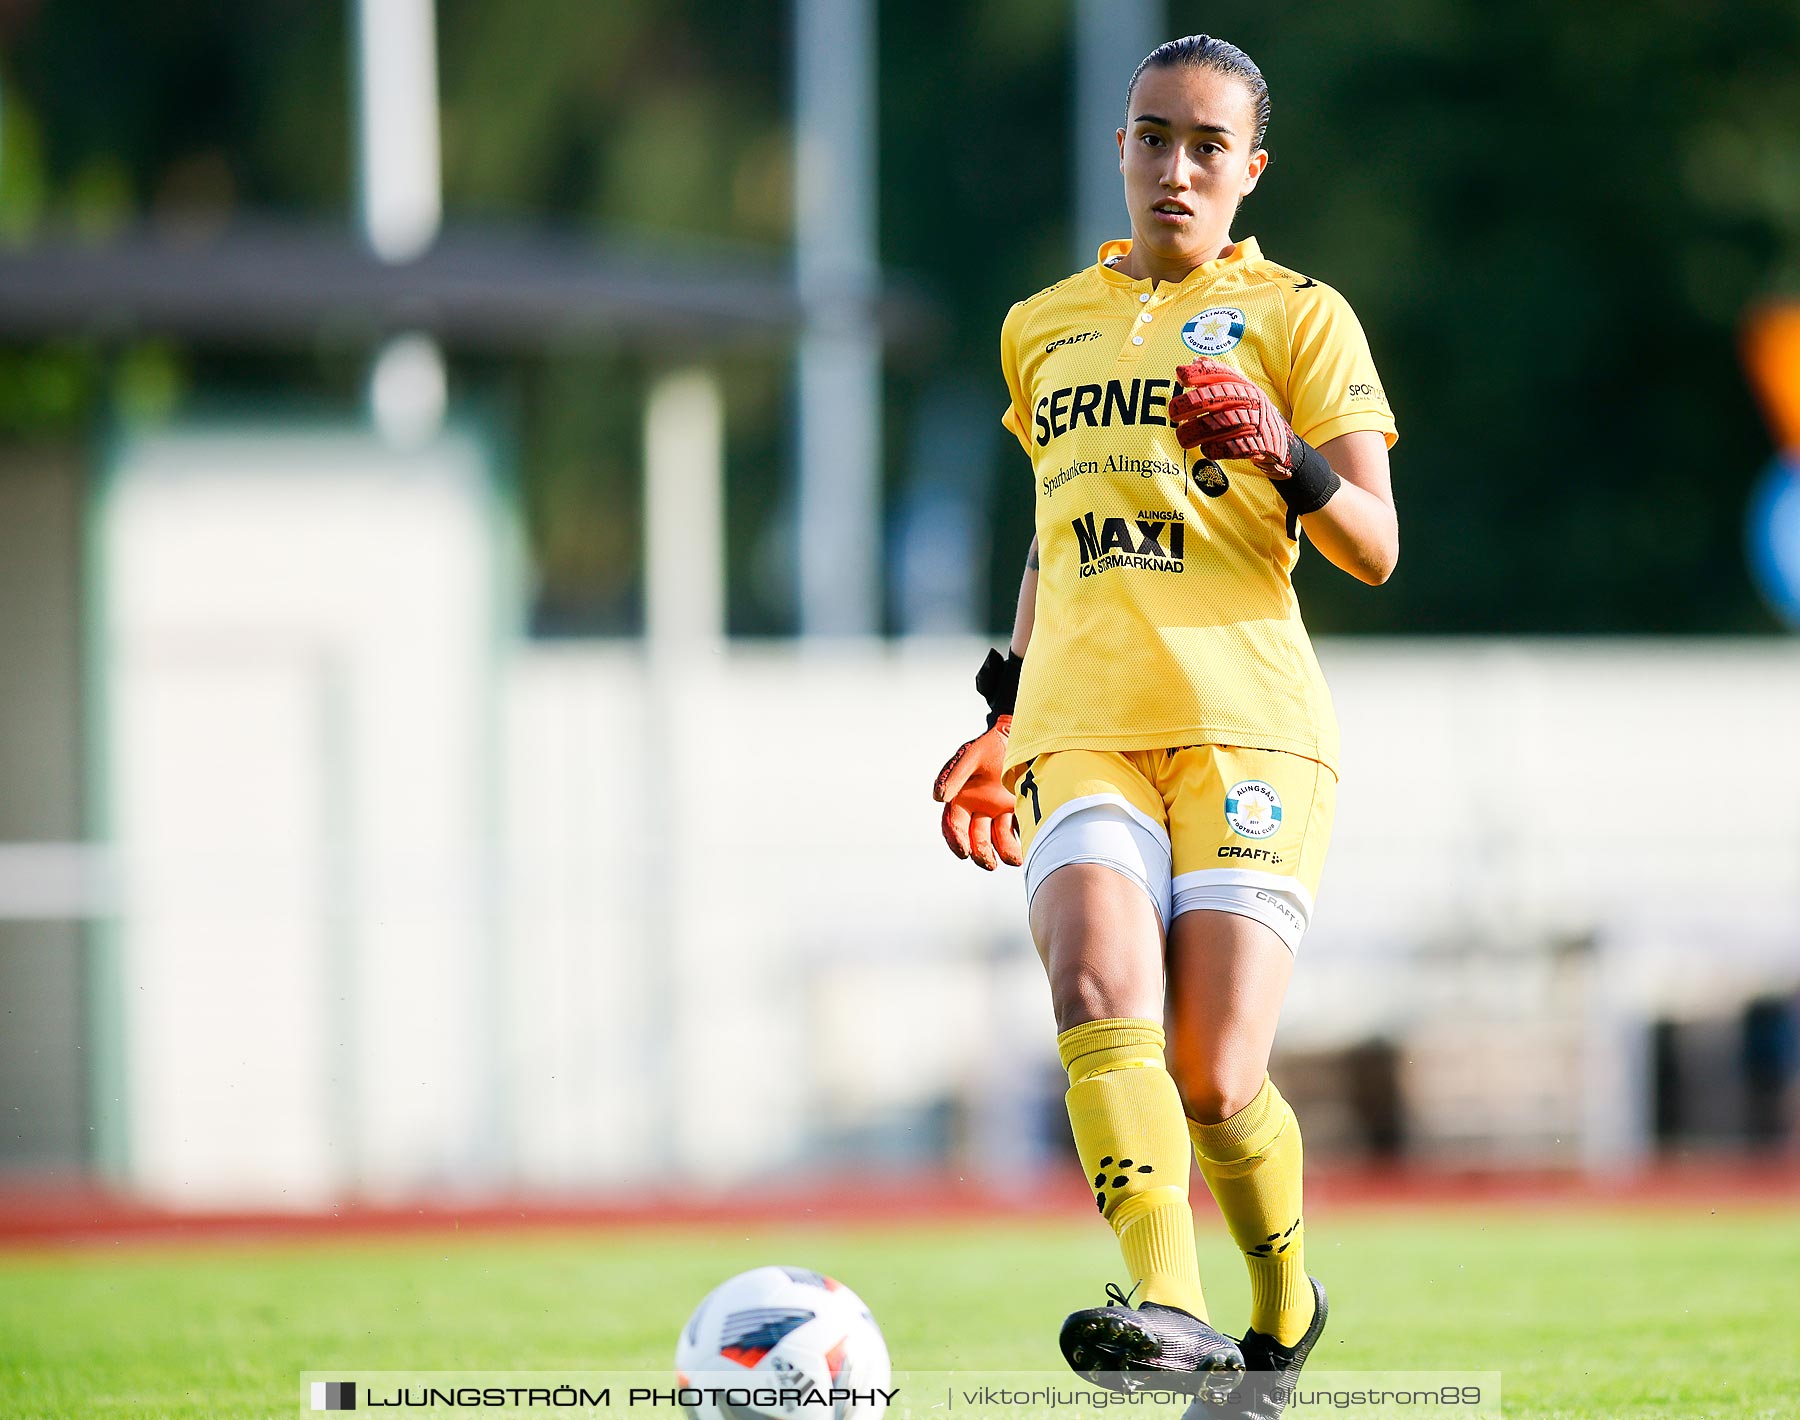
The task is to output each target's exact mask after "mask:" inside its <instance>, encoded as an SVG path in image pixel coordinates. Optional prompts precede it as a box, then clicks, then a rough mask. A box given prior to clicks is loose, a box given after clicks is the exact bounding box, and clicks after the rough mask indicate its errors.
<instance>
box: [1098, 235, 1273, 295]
mask: <svg viewBox="0 0 1800 1420" xmlns="http://www.w3.org/2000/svg"><path fill="white" fill-rule="evenodd" d="M1130 250H1131V241H1130V239H1129V238H1124V239H1121V240H1118V241H1111V242H1103V243H1101V245H1100V252H1099V255H1098V256H1096V257H1095V258H1094V260H1095V262H1096V266H1095V268H1094V269H1095V270H1096V271H1098V272H1099V273H1100V279H1101V280H1102V281H1105V282H1107V283H1108V284H1110V285H1113V286H1120V287H1124V288H1125V289H1127V290H1134V289H1135V290H1144V291H1148V290H1150V288H1151V286H1152V284H1153V283H1152V282H1151V280H1150V278H1149V277H1148V276H1143V277H1139V278H1138V279H1137V280H1135V281H1134V280H1132V278H1131V277H1129V276H1127V275H1126V274H1125V273H1124V272H1122V271H1119V270H1117V269H1116V268H1114V267H1111V266H1108V265H1107V264H1106V263H1107V262H1109V261H1111V260H1112V259H1113V258H1114V257H1120V256H1124V255H1125V253H1126V252H1128V251H1130ZM1261 259H1262V248H1261V247H1259V246H1257V244H1256V238H1255V237H1244V238H1242V239H1241V240H1239V241H1238V243H1237V244H1236V245H1235V246H1234V247H1232V249H1231V255H1230V256H1216V257H1214V258H1213V259H1212V260H1211V261H1203V262H1201V263H1200V265H1198V266H1196V267H1195V268H1194V269H1193V270H1192V271H1190V272H1188V274H1187V275H1186V276H1184V277H1183V278H1182V279H1181V282H1180V284H1179V285H1177V286H1176V287H1175V288H1174V289H1175V290H1177V291H1181V290H1185V289H1186V288H1187V287H1189V286H1196V287H1198V286H1204V285H1206V283H1207V282H1209V281H1211V280H1212V279H1213V277H1215V276H1217V275H1218V274H1219V273H1220V272H1221V271H1223V270H1225V269H1226V268H1227V267H1231V266H1242V265H1244V264H1245V263H1246V262H1251V261H1260V260H1261ZM1165 284H1166V283H1165Z"/></svg>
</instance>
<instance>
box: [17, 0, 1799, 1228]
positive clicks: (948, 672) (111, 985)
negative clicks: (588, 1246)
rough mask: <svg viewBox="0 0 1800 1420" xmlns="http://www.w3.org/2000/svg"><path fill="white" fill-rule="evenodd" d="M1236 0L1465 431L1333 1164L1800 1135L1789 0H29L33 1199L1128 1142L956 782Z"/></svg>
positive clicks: (1312, 1146)
mask: <svg viewBox="0 0 1800 1420" xmlns="http://www.w3.org/2000/svg"><path fill="white" fill-rule="evenodd" d="M1196 30H1208V31H1211V32H1213V33H1217V34H1222V35H1224V36H1225V37H1227V38H1229V39H1231V40H1233V41H1234V42H1236V43H1238V44H1240V45H1242V46H1243V47H1244V48H1246V49H1247V50H1248V51H1249V53H1250V54H1251V55H1252V56H1253V57H1254V58H1255V59H1256V60H1257V61H1258V62H1259V64H1260V65H1261V66H1262V68H1263V69H1264V72H1265V73H1266V75H1267V76H1268V79H1269V82H1270V85H1271V88H1272V91H1273V98H1274V118H1273V123H1272V125H1271V128H1270V132H1269V147H1270V148H1271V150H1272V151H1273V153H1274V155H1275V162H1274V166H1273V167H1272V168H1271V170H1270V172H1269V174H1268V176H1267V178H1266V179H1265V180H1264V182H1263V183H1262V185H1261V187H1260V188H1259V189H1258V191H1257V193H1256V195H1255V196H1254V198H1253V199H1252V200H1251V202H1250V203H1249V204H1248V205H1247V207H1246V208H1245V210H1244V213H1243V215H1242V218H1241V221H1240V225H1239V228H1238V230H1237V235H1239V236H1243V235H1248V234H1251V233H1254V234H1255V235H1256V236H1257V237H1258V238H1259V240H1260V241H1261V242H1262V244H1263V246H1264V249H1265V250H1267V251H1268V252H1269V253H1271V255H1272V256H1274V257H1275V259H1277V260H1279V261H1282V262H1284V263H1287V264H1290V265H1292V266H1294V267H1296V268H1298V269H1299V270H1301V271H1304V272H1307V273H1310V274H1313V275H1316V276H1318V277H1319V278H1321V279H1324V280H1327V281H1329V282H1331V283H1332V284H1334V285H1336V286H1337V287H1339V288H1340V289H1341V290H1342V291H1344V293H1345V294H1346V295H1347V296H1348V297H1349V299H1350V300H1351V302H1352V303H1353V305H1354V306H1355V308H1356V310H1357V311H1358V313H1359V315H1360V316H1361V318H1362V321H1363V324H1364V326H1365V327H1366V329H1367V331H1368V334H1369V338H1370V341H1371V344H1372V346H1373V348H1374V351H1375V354H1376V358H1377V360H1378V362H1379V364H1380V366H1381V369H1382V371H1383V375H1384V378H1385V381H1386V385H1387V390H1388V393H1389V395H1390V398H1391V400H1392V403H1393V406H1394V408H1395V410H1396V413H1397V416H1398V418H1399V421H1400V427H1401V442H1400V444H1399V446H1398V448H1397V449H1396V451H1395V455H1394V481H1395V487H1396V490H1397V497H1398V503H1399V507H1400V511H1401V519H1402V526H1403V529H1404V546H1405V555H1404V558H1403V559H1402V563H1401V566H1400V569H1399V572H1398V573H1397V575H1396V576H1395V578H1394V579H1393V581H1392V582H1391V583H1389V584H1388V585H1387V586H1385V587H1382V588H1379V589H1370V588H1367V587H1364V586H1362V585H1360V584H1359V583H1356V582H1354V581H1353V580H1351V579H1350V578H1348V577H1345V576H1342V575H1340V574H1337V573H1336V572H1335V571H1334V570H1333V569H1331V568H1329V567H1328V566H1325V565H1323V564H1322V562H1321V559H1319V558H1317V557H1316V556H1312V555H1311V554H1310V553H1309V554H1308V555H1306V556H1304V557H1303V558H1302V564H1301V571H1300V574H1299V581H1300V591H1301V597H1302V603H1303V605H1304V607H1305V609H1306V613H1307V618H1308V621H1309V624H1310V626H1311V627H1312V629H1313V631H1314V633H1315V635H1316V637H1317V638H1318V641H1319V647H1320V654H1321V659H1322V660H1323V662H1324V664H1325V667H1326V671H1327V675H1328V677H1329V678H1330V680H1331V683H1332V686H1333V689H1334V693H1335V695H1336V697H1337V702H1338V707H1339V712H1340V716H1341V718H1342V721H1343V737H1344V744H1345V747H1346V748H1345V778H1344V783H1343V788H1342V798H1341V807H1340V817H1339V823H1338V827H1337V833H1336V840H1335V843H1334V848H1333V854H1332V862H1331V865H1330V868H1329V870H1328V872H1327V875H1326V879H1325V883H1324V888H1323V892H1322V896H1321V900H1320V906H1319V911H1318V914H1317V916H1316V918H1315V922H1314V925H1313V927H1312V930H1311V932H1310V933H1309V935H1308V938H1307V941H1306V943H1305V946H1304V948H1303V951H1302V955H1301V965H1300V970H1299V972H1298V974H1297V976H1296V983H1295V986H1294V990H1293V994H1292V997H1291V1001H1290V1006H1289V1009H1288V1012H1287V1015H1286V1017H1285V1018H1284V1027H1283V1033H1282V1037H1281V1040H1280V1043H1279V1047H1278V1055H1279V1058H1278V1061H1277V1063H1276V1066H1275V1073H1276V1077H1277V1079H1278V1080H1279V1081H1280V1082H1281V1085H1282V1088H1283V1090H1284V1092H1285V1093H1286V1094H1287V1095H1288V1097H1289V1098H1290V1099H1292V1100H1293V1101H1294V1102H1295V1104H1296V1107H1297V1108H1298V1109H1299V1111H1300V1112H1301V1115H1302V1117H1303V1118H1304V1119H1305V1121H1306V1129H1307V1143H1308V1149H1309V1153H1310V1154H1311V1156H1312V1160H1313V1162H1314V1163H1315V1164H1316V1165H1317V1166H1318V1167H1319V1168H1321V1169H1326V1170H1330V1169H1332V1168H1343V1169H1361V1170H1364V1171H1366V1172H1367V1173H1369V1174H1370V1175H1371V1176H1375V1177H1382V1176H1391V1177H1395V1178H1400V1177H1404V1176H1410V1175H1417V1174H1420V1173H1431V1172H1433V1171H1435V1172H1437V1173H1439V1174H1443V1173H1447V1172H1450V1171H1463V1172H1466V1171H1470V1170H1482V1171H1502V1172H1505V1171H1537V1172H1542V1171H1544V1170H1553V1171H1557V1172H1561V1173H1567V1174H1571V1175H1575V1174H1580V1175H1585V1176H1588V1177H1590V1178H1593V1179H1596V1180H1600V1181H1602V1183H1603V1184H1604V1182H1605V1181H1607V1180H1627V1179H1630V1178H1632V1177H1634V1176H1639V1175H1642V1174H1644V1173H1645V1172H1653V1171H1655V1170H1657V1169H1659V1168H1666V1167H1668V1166H1670V1165H1671V1164H1680V1163H1682V1162H1684V1161H1692V1160H1695V1159H1706V1160H1716V1161H1723V1162H1724V1163H1725V1164H1726V1165H1727V1166H1736V1165H1737V1164H1738V1163H1739V1162H1742V1161H1746V1160H1750V1159H1761V1160H1763V1161H1765V1162H1766V1161H1769V1160H1776V1161H1779V1160H1786V1161H1787V1162H1786V1164H1785V1165H1782V1166H1783V1167H1786V1168H1789V1169H1792V1170H1795V1174H1794V1176H1795V1178H1796V1179H1800V1159H1797V1157H1796V1156H1797V1151H1800V1083H1797V1082H1800V995H1797V992H1800V734H1797V733H1796V731H1797V730H1800V653H1797V648H1796V642H1795V640H1794V637H1793V634H1792V632H1793V628H1794V627H1795V626H1796V625H1800V477H1797V475H1796V474H1795V473H1794V472H1793V471H1792V468H1793V466H1794V465H1793V464H1792V463H1791V462H1790V460H1791V459H1793V458H1800V455H1791V454H1790V452H1789V451H1791V450H1795V449H1800V356H1797V354H1796V352H1797V351H1800V334H1797V333H1796V323H1795V322H1794V320H1793V318H1792V316H1791V315H1789V314H1788V313H1787V307H1785V306H1784V305H1783V304H1782V298H1783V297H1784V295H1791V294H1796V293H1800V10H1797V9H1796V8H1795V7H1794V5H1793V4H1791V3H1788V2H1787V0H1781V3H1776V0H1736V3H1731V4H1719V5H1694V4H1683V5H1672V4H1654V5H1649V6H1645V5H1643V4H1641V3H1631V4H1627V3H1624V0H1597V2H1596V3H1591V4H1588V5H1584V6H1581V7H1576V8H1571V7H1568V6H1565V5H1560V4H1550V3H1521V4H1515V5H1509V6H1506V7H1502V8H1483V7H1472V6H1467V5H1459V4H1453V3H1449V0H1404V3H1396V4H1392V5H1387V6H1382V7H1377V8H1376V9H1374V10H1369V9H1366V8H1365V9H1362V10H1357V11H1349V10H1344V9H1343V8H1341V7H1326V6H1318V5H1301V4H1286V3H1259V4H1255V5H1251V4H1238V3H1228V4H1218V5H1208V6H1200V5H1196V4H1189V3H1184V2H1183V0H1166V3H1165V0H1106V2H1104V3H1103V0H984V2H983V3H950V0H913V2H912V3H909V4H906V5H898V4H882V5H879V6H878V5H877V4H875V3H874V0H784V3H776V0H770V3H766V4H757V5H743V4H727V3H723V0H656V2H655V3H651V0H605V3H599V4H596V3H591V0H532V3H531V4H530V5H529V6H518V5H501V4H496V3H492V0H435V3H434V2H433V0H360V3H358V0H344V3H338V4H317V3H301V0H255V3H238V4H229V5H228V4H223V3H203V0H170V2H169V3H165V4H162V5H157V6H144V5H141V4H127V3H124V0H78V3H58V4H50V3H47V2H46V0H0V591H3V596H0V608H3V609H4V611H3V614H0V1197H9V1198H12V1199H14V1200H17V1199H19V1198H23V1197H26V1196H28V1195H32V1194H34V1193H41V1192H42V1191H44V1190H45V1189H49V1190H53V1191H67V1190H70V1189H74V1190H77V1191H81V1190H91V1191H95V1192H97V1193H101V1194H105V1195H108V1196H115V1197H119V1198H127V1199H132V1200H138V1201H141V1202H143V1203H145V1204H149V1205H154V1206H158V1207H171V1208H181V1209H197V1210H204V1209H215V1210H217V1209H234V1208H241V1209H261V1210H271V1209H292V1210H316V1209H320V1208H324V1207H327V1206H330V1205H333V1204H336V1203H339V1202H341V1201H343V1200H347V1199H365V1200H387V1201H390V1202H393V1201H402V1200H410V1199H417V1198H424V1197H444V1196H450V1197H456V1198H501V1197H505V1198H526V1199H530V1198H546V1199H547V1198H563V1199H566V1198H612V1197H624V1198H629V1197H630V1196H631V1194H632V1192H633V1190H634V1189H635V1188H636V1187H638V1186H640V1185H641V1183H642V1181H643V1179H644V1178H645V1177H646V1176H647V1175H648V1174H654V1175H656V1176H657V1177H659V1178H663V1179H670V1178H673V1179H676V1180H679V1181H680V1182H681V1183H682V1185H684V1186H686V1187H690V1188H692V1189H695V1190H701V1191H703V1190H705V1189H708V1188H721V1187H727V1188H737V1187H743V1186H748V1185H757V1186H763V1185H780V1184H787V1183H793V1182H796V1181H798V1182H802V1183H816V1182H817V1181H818V1180H821V1179H837V1178H842V1179H852V1178H868V1177H902V1178H908V1177H914V1176H918V1177H937V1176H942V1177H956V1178H961V1179H965V1180H966V1179H975V1180H980V1181H985V1182H988V1183H992V1184H994V1185H999V1184H1002V1183H1009V1182H1011V1181H1015V1180H1018V1179H1021V1178H1036V1177H1046V1178H1048V1177H1055V1178H1058V1179H1060V1178H1061V1177H1062V1176H1063V1175H1064V1174H1066V1173H1067V1172H1068V1171H1069V1167H1070V1165H1069V1162H1068V1155H1067V1152H1066V1151H1067V1142H1066V1135H1067V1125H1066V1121H1065V1119H1064V1117H1063V1112H1062V1109H1063V1107H1062V1090H1063V1082H1062V1080H1061V1077H1060V1074H1059V1072H1058V1070H1057V1068H1056V1062H1055V1052H1054V1042H1053V1029H1054V1027H1053V1025H1052V1022H1051V1017H1050V1012H1049V1003H1048V995H1047V992H1046V990H1045V988H1044V986H1043V983H1042V980H1041V974H1040V971H1039V968H1038V965H1037V962H1036V959H1035V956H1034V955H1033V953H1032V950H1031V947H1030V943H1029V939H1028V937H1027V934H1026V930H1025V923H1024V905H1023V892H1022V888H1021V884H1020V879H1019V877H1018V875H1017V874H1016V873H1010V872H1008V873H1002V874H1000V875H998V876H997V877H989V876H987V875H984V874H981V873H978V872H976V871H974V870H972V869H971V868H970V867H968V866H966V865H964V864H960V863H957V862H955V861H954V860H953V859H951V858H950V857H949V856H948V855H947V854H946V853H945V852H944V850H943V847H942V844H941V841H940V839H939V837H938V832H937V826H936V823H935V818H936V811H935V807H934V806H933V805H932V803H931V802H930V799H929V794H928V788H929V784H930V781H931V779H932V777H933V775H934V774H935V773H936V770H937V768H938V766H939V764H940V763H941V762H942V761H943V759H944V758H945V757H946V756H947V755H948V754H949V753H950V752H951V750H952V749H953V748H954V747H955V746H956V744H957V743H959V742H960V741H961V740H962V739H964V738H966V737H967V735H968V734H969V733H970V732H971V730H973V729H975V728H977V727H978V718H977V717H978V714H979V712H980V705H979V701H978V699H977V698H976V696H975V695H974V692H973V690H972V688H971V680H972V676H973V672H974V668H975V666H976V665H977V664H978V663H979V660H980V658H981V654H982V648H983V646H984V645H985V644H986V643H987V642H988V641H989V640H990V639H992V638H995V637H997V636H999V635H1001V634H1003V629H1004V628H1005V627H1006V626H1007V625H1008V624H1009V622H1010V616H1011V606H1012V601H1013V597H1014V594H1015V591H1016V588H1017V578H1018V573H1019V569H1020V567H1021V563H1022V559H1023V555H1024V552H1025V548H1026V544H1027V542H1028V540H1029V538H1030V529H1031V518H1032V502H1031V488H1030V484H1029V481H1028V478H1029V474H1028V470H1027V467H1026V465H1025V462H1024V460H1023V459H1022V457H1021V455H1020V454H1019V452H1018V450H1017V449H1016V448H1015V447H1014V446H1013V441H1012V440H1011V439H1009V438H1005V437H1003V433H1002V431H1001V429H1000V426H999V423H998V416H999V413H1000V410H1001V408H1002V406H1003V402H1004V397H1005V396H1004V393H1003V384H1002V381H1001V379H1000V375H999V371H998V366H997V360H996V354H997V349H998V335H999V328H1000V322H1001V319H1002V317H1003V316H1004V314H1005V312H1006V309H1007V307H1008V306H1009V304H1010V303H1011V302H1013V301H1014V300H1017V299H1020V298H1022V297H1024V296H1027V295H1030V294H1031V293H1033V292H1035V291H1037V290H1039V289H1040V288H1041V287H1043V286H1045V285H1047V284H1049V283H1051V282H1052V281H1054V280H1056V279H1058V278H1060V277H1061V276H1062V275H1064V274H1066V273H1067V272H1069V271H1070V270H1072V269H1074V268H1076V267H1078V266H1081V265H1084V264H1087V263H1089V262H1091V261H1092V260H1093V252H1094V249H1095V247H1096V246H1097V245H1098V243H1099V242H1100V241H1101V240H1103V239H1105V238H1106V237H1109V236H1122V235H1126V234H1127V231H1126V224H1125V221H1124V216H1123V210H1122V203H1121V201H1120V198H1119V195H1118V177H1117V171H1116V163H1117V154H1116V149H1115V147H1114V141H1113V136H1112V134H1113V129H1114V127H1115V126H1116V124H1117V122H1118V121H1119V117H1118V116H1119V114H1120V113H1121V111H1122V107H1123V102H1124V86H1125V80H1126V78H1127V77H1128V76H1129V74H1130V72H1131V70H1132V68H1133V66H1134V65H1135V63H1136V61H1137V60H1138V59H1139V58H1140V57H1141V56H1142V55H1143V54H1144V53H1145V52H1146V51H1147V50H1148V49H1150V48H1151V47H1153V46H1154V45H1155V44H1156V43H1158V42H1160V41H1161V40H1162V39H1165V38H1168V37H1171V36H1173V35H1178V34H1184V33H1189V32H1192V31H1196ZM922 1047H923V1048H922ZM1068 1184H1069V1187H1070V1190H1071V1192H1072V1191H1073V1190H1074V1189H1075V1188H1076V1187H1078V1186H1079V1184H1080V1180H1079V1179H1074V1178H1071V1179H1069V1180H1068ZM84 1196H85V1194H84Z"/></svg>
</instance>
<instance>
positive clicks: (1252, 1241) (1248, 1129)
mask: <svg viewBox="0 0 1800 1420" xmlns="http://www.w3.org/2000/svg"><path fill="white" fill-rule="evenodd" d="M1187 1126H1188V1133H1189V1134H1190V1135H1192V1136H1193V1140H1194V1154H1195V1156H1196V1157H1197V1158H1198V1159H1199V1160H1200V1172H1201V1174H1202V1175H1203V1176H1204V1177H1205V1179H1206V1186H1207V1187H1208V1188H1210V1189H1211V1190H1212V1196H1213V1198H1214V1199H1215V1200H1216V1201H1217V1203H1218V1205H1219V1212H1221V1213H1222V1214H1224V1215H1225V1226H1226V1227H1227V1228H1229V1229H1230V1230H1231V1236H1232V1239H1233V1240H1234V1241H1235V1242H1236V1243H1237V1245H1238V1247H1239V1248H1240V1249H1241V1250H1242V1252H1243V1254H1244V1261H1245V1263H1246V1264H1247V1265H1248V1266H1249V1268H1250V1325H1252V1326H1253V1327H1255V1328H1256V1329H1257V1330H1258V1331H1260V1332H1262V1333H1263V1335H1265V1336H1273V1337H1274V1338H1275V1339H1276V1340H1277V1341H1279V1342H1280V1343H1281V1344H1282V1345H1283V1346H1291V1345H1293V1344H1294V1342H1296V1341H1298V1340H1299V1339H1300V1338H1301V1337H1302V1336H1303V1335H1304V1334H1305V1333H1306V1328H1307V1327H1308V1326H1310V1325H1311V1324H1312V1314H1313V1294H1312V1284H1311V1283H1309V1282H1308V1281H1307V1280H1306V1261H1305V1256H1304V1242H1305V1237H1306V1229H1305V1228H1304V1227H1303V1226H1302V1225H1301V1222H1300V1162H1301V1160H1300V1121H1299V1120H1297V1119H1295V1118H1294V1111H1293V1110H1291V1109H1289V1108H1288V1102H1287V1101H1286V1100H1284V1099H1283V1098H1282V1097H1281V1092H1280V1091H1279V1090H1277V1089H1276V1088H1275V1084H1274V1082H1273V1081H1272V1080H1270V1079H1269V1078H1268V1077H1267V1076H1264V1077H1263V1087H1262V1090H1261V1091H1260V1092H1259V1093H1258V1094H1257V1096H1256V1098H1255V1099H1253V1100H1251V1101H1250V1103H1249V1104H1247V1105H1245V1106H1244V1107H1243V1108H1242V1109H1240V1110H1239V1111H1238V1112H1237V1113H1236V1114H1234V1115H1232V1116H1231V1118H1229V1119H1226V1120H1222V1121H1220V1122H1219V1123H1218V1124H1200V1123H1198V1122H1196V1121H1195V1120H1192V1119H1190V1120H1188V1122H1187Z"/></svg>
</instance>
